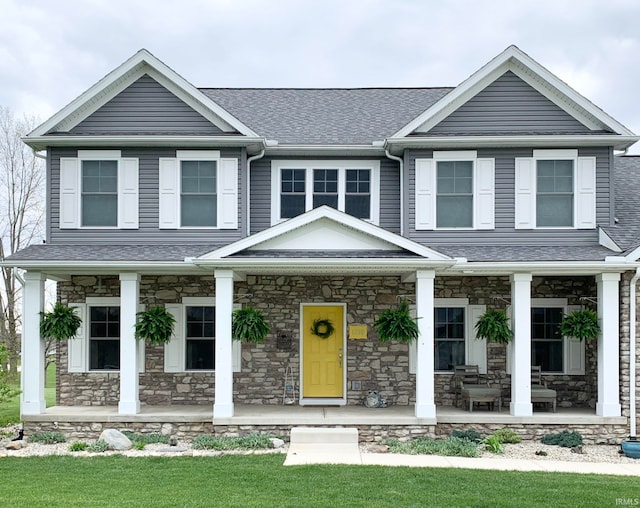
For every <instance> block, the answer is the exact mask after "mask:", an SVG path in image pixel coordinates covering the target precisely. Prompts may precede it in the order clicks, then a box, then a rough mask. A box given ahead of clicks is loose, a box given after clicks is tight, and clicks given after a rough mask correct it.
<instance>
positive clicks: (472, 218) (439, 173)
mask: <svg viewBox="0 0 640 508" xmlns="http://www.w3.org/2000/svg"><path fill="white" fill-rule="evenodd" d="M494 168H495V160H494V159H488V158H478V155H477V152H476V151H474V150H465V151H435V152H433V158H431V159H416V160H415V228H416V230H431V229H494V227H495V210H494V207H495V175H494Z"/></svg>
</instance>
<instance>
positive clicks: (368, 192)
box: [271, 161, 380, 224]
mask: <svg viewBox="0 0 640 508" xmlns="http://www.w3.org/2000/svg"><path fill="white" fill-rule="evenodd" d="M271 170H272V199H271V222H272V224H277V223H278V222H280V221H282V220H285V219H290V218H292V217H295V216H297V215H300V214H302V213H304V212H308V211H309V210H312V209H313V208H317V207H319V206H322V205H327V206H331V207H333V208H336V209H337V210H340V211H342V212H345V213H348V214H350V215H353V216H354V217H358V218H359V219H363V220H367V221H370V222H373V223H374V224H377V223H378V221H379V213H380V212H379V173H380V162H379V161H273V162H272V165H271Z"/></svg>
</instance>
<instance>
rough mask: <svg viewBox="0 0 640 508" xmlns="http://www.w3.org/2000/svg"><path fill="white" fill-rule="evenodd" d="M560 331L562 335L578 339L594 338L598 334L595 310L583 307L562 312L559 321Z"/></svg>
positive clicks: (598, 326) (598, 327)
mask: <svg viewBox="0 0 640 508" xmlns="http://www.w3.org/2000/svg"><path fill="white" fill-rule="evenodd" d="M560 333H561V334H562V335H563V336H564V337H573V338H575V339H578V340H584V339H587V340H593V339H596V338H597V337H598V335H600V325H599V324H598V314H597V312H595V311H593V310H590V309H583V310H576V311H574V312H571V313H570V314H564V315H563V316H562V321H561V322H560Z"/></svg>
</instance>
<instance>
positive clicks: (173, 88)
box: [26, 49, 257, 140]
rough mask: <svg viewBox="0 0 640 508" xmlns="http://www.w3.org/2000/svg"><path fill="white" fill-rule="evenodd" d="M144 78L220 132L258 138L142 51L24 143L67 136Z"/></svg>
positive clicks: (37, 130)
mask: <svg viewBox="0 0 640 508" xmlns="http://www.w3.org/2000/svg"><path fill="white" fill-rule="evenodd" d="M145 74H146V75H148V76H149V77H151V78H152V79H153V80H155V81H156V82H158V83H159V84H160V85H162V86H163V87H164V88H166V89H167V90H168V91H170V92H171V93H173V94H174V95H175V96H176V97H178V98H179V99H180V100H182V101H183V102H184V103H186V104H187V105H188V106H189V107H190V108H192V109H193V110H194V111H197V112H198V113H199V114H201V115H202V116H203V117H204V118H206V119H207V120H208V121H210V122H211V123H212V124H214V125H215V126H217V127H218V128H219V129H220V130H221V131H223V132H225V133H233V132H239V133H240V134H243V135H245V136H251V137H257V135H256V134H255V132H253V131H252V130H251V129H250V128H249V127H247V126H246V125H244V124H243V123H242V122H240V121H239V120H238V119H237V118H235V117H234V116H233V115H231V114H230V113H229V112H228V111H226V110H224V109H223V108H222V107H220V106H219V105H218V104H216V103H215V102H214V101H213V100H211V99H210V98H209V97H207V96H205V95H204V94H203V93H201V92H200V91H199V90H198V89H197V88H195V87H194V86H193V85H192V84H191V83H189V82H188V81H187V80H185V79H184V78H182V77H181V76H180V75H179V74H177V73H176V72H175V71H173V70H172V69H170V68H169V67H167V66H166V65H165V64H164V63H162V62H161V61H160V60H158V59H157V58H156V57H154V56H153V55H152V54H151V53H149V52H148V51H147V50H145V49H141V50H140V51H138V52H137V53H136V54H135V55H133V56H132V57H131V58H129V59H128V60H127V61H126V62H124V63H123V64H122V65H120V66H119V67H117V68H116V69H114V70H113V71H112V72H110V73H109V74H107V75H106V76H105V77H104V78H102V79H101V80H100V81H98V82H97V83H96V84H95V85H93V86H92V87H91V88H89V90H87V91H86V92H84V93H83V94H82V95H80V96H79V97H77V98H76V99H75V100H74V101H72V102H71V103H70V104H68V105H67V106H65V107H64V108H63V109H61V110H60V111H59V112H58V113H56V114H55V115H53V116H52V117H51V118H49V120H47V121H46V122H44V123H43V124H41V125H40V126H38V127H36V128H35V129H34V130H33V131H32V132H31V133H29V135H28V136H27V138H26V139H27V140H28V139H29V138H30V137H39V136H44V135H46V134H49V133H54V132H69V131H70V130H71V129H73V128H74V127H76V126H77V125H78V124H80V123H81V122H82V121H83V120H85V119H86V118H88V117H89V116H90V115H92V114H93V113H95V112H96V111H98V110H99V109H100V108H102V107H103V106H104V105H105V104H107V103H108V102H109V101H111V100H112V99H113V98H115V97H116V96H118V95H119V94H120V93H121V92H123V91H124V90H125V89H127V88H128V87H129V86H131V85H132V84H133V83H135V82H136V81H137V80H138V79H140V78H141V77H142V76H144V75H145Z"/></svg>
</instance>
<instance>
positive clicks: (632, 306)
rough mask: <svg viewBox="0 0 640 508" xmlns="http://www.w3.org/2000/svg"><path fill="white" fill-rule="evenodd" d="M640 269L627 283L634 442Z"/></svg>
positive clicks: (631, 434) (632, 438)
mask: <svg viewBox="0 0 640 508" xmlns="http://www.w3.org/2000/svg"><path fill="white" fill-rule="evenodd" d="M639 278H640V267H639V268H636V273H635V275H634V276H633V278H632V279H631V281H630V282H629V440H630V441H636V439H637V437H636V360H637V359H636V284H637V282H638V279H639Z"/></svg>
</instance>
